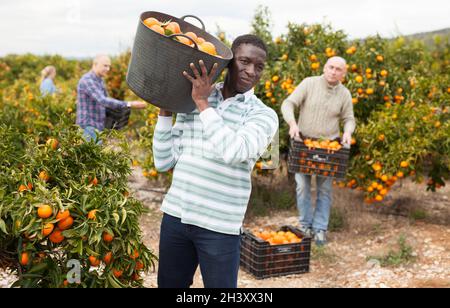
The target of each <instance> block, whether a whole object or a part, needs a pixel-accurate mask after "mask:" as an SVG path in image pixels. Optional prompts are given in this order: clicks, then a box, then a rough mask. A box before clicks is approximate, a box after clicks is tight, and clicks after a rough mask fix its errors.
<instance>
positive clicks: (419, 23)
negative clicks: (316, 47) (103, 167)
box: [0, 0, 450, 57]
mask: <svg viewBox="0 0 450 308" xmlns="http://www.w3.org/2000/svg"><path fill="white" fill-rule="evenodd" d="M259 4H262V5H265V6H268V7H269V9H270V11H271V13H272V21H273V23H274V27H273V33H274V34H275V35H279V34H281V33H285V32H286V25H287V23H288V21H291V22H296V23H299V24H301V23H321V22H327V23H331V25H332V26H333V28H334V29H336V30H340V29H342V30H344V31H345V32H346V33H347V34H348V35H349V37H350V38H361V37H365V36H367V35H374V34H377V33H379V34H380V35H382V36H384V37H392V36H395V35H398V34H405V35H406V34H411V33H417V32H425V31H433V30H439V29H443V28H448V27H450V2H447V1H444V0H426V1H424V0H376V1H375V0H341V1H337V0H334V1H331V0H308V1H305V0H277V1H274V0H270V1H269V0H239V1H238V0H208V1H205V0H196V1H189V0H183V1H180V0H164V1H155V0H39V1H36V0H0V33H1V36H2V38H1V41H0V56H2V55H5V54H9V53H25V52H31V53H35V54H56V53H57V54H61V55H64V56H74V57H87V56H93V55H95V54H97V53H108V54H117V53H119V52H121V51H123V50H125V49H126V48H128V47H131V46H132V42H133V36H134V34H135V31H136V27H137V23H138V16H139V15H140V13H142V12H144V11H160V12H164V13H167V14H170V15H173V16H177V17H180V16H182V15H186V14H194V15H197V16H199V17H201V18H202V19H203V21H204V22H205V24H206V28H207V30H208V31H210V32H213V33H215V32H216V29H217V27H216V25H219V26H220V27H221V28H222V29H224V30H225V31H226V33H227V35H228V36H229V38H230V39H233V38H234V37H236V36H238V35H240V34H244V33H247V32H248V31H250V23H251V21H252V18H253V16H254V12H255V8H256V7H257V6H258V5H259ZM193 23H194V21H193Z"/></svg>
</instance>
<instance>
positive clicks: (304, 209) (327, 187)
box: [295, 173, 333, 231]
mask: <svg viewBox="0 0 450 308" xmlns="http://www.w3.org/2000/svg"><path fill="white" fill-rule="evenodd" d="M295 181H296V182H297V208H298V211H299V212H300V224H301V226H302V227H304V228H312V229H313V230H314V231H327V229H328V222H329V220H330V210H331V201H332V192H333V187H332V184H333V179H332V178H327V177H321V176H316V182H317V204H316V209H315V211H313V209H312V206H311V203H312V202H311V175H306V174H301V173H297V174H296V175H295Z"/></svg>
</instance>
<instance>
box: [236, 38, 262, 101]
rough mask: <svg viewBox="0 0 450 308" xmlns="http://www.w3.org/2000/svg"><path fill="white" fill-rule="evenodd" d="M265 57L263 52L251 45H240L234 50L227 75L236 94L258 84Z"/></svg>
mask: <svg viewBox="0 0 450 308" xmlns="http://www.w3.org/2000/svg"><path fill="white" fill-rule="evenodd" d="M266 56H267V55H266V52H265V51H264V50H262V49H261V48H259V47H256V46H254V45H251V44H242V45H240V46H239V47H238V48H237V49H236V52H235V55H234V59H233V62H232V65H231V67H230V70H229V74H230V82H231V84H232V86H234V88H235V89H236V91H237V92H238V93H245V92H247V91H249V90H251V89H252V88H253V87H254V86H255V85H256V84H257V83H258V82H259V80H260V78H261V75H262V73H263V70H264V66H265V62H266Z"/></svg>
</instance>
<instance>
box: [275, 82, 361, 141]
mask: <svg viewBox="0 0 450 308" xmlns="http://www.w3.org/2000/svg"><path fill="white" fill-rule="evenodd" d="M295 107H298V108H300V116H299V120H298V124H299V128H300V132H301V133H302V134H303V135H304V136H308V137H312V138H320V137H322V138H327V139H334V138H336V137H339V134H340V131H339V130H340V129H339V121H340V120H342V121H343V124H344V132H349V133H351V134H352V133H353V132H354V130H355V127H356V123H355V117H354V114H353V103H352V96H351V94H350V91H349V90H348V89H347V88H346V87H345V86H343V85H342V84H341V83H339V84H338V85H336V86H331V85H329V84H328V82H327V81H326V79H325V77H324V76H323V75H322V76H317V77H309V78H306V79H305V80H303V81H302V82H301V83H300V85H299V86H298V87H297V88H296V89H295V91H294V92H292V94H291V95H290V96H289V97H288V98H287V99H286V100H285V101H284V102H283V104H282V106H281V112H282V114H283V118H284V120H285V121H286V122H287V123H289V122H291V121H293V120H295V116H294V108H295Z"/></svg>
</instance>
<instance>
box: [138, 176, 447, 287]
mask: <svg viewBox="0 0 450 308" xmlns="http://www.w3.org/2000/svg"><path fill="white" fill-rule="evenodd" d="M130 184H131V187H132V189H134V190H135V191H136V196H137V198H138V199H140V200H142V201H143V202H144V203H145V204H146V206H147V207H148V208H149V210H150V212H149V213H148V214H146V215H145V216H144V217H143V218H142V222H141V224H142V228H143V232H144V242H145V243H146V245H148V246H149V247H151V248H152V249H154V250H155V253H156V254H157V253H158V241H159V227H160V221H161V217H162V214H161V212H160V211H159V206H160V202H161V200H162V198H163V194H161V193H159V192H155V191H151V190H153V189H154V188H152V187H150V186H149V185H150V184H149V182H147V181H146V179H145V178H143V177H142V176H141V175H140V172H139V170H136V171H135V172H134V173H133V176H132V177H131V179H130ZM422 188H423V187H420V188H418V187H417V186H415V185H414V186H413V185H411V186H409V185H406V187H402V188H401V189H398V191H394V192H393V193H392V196H393V198H392V201H388V202H386V204H385V205H384V207H385V208H382V207H375V208H373V207H372V208H371V209H370V210H368V208H367V206H365V205H362V204H361V202H360V201H361V200H360V199H361V198H360V196H359V195H357V193H354V192H350V191H348V190H342V191H340V190H336V192H335V201H334V205H333V206H334V207H336V208H339V209H341V212H342V213H344V215H346V219H347V222H346V226H345V228H344V229H343V230H341V231H339V232H330V233H329V245H327V246H326V248H325V249H317V248H315V247H314V249H313V254H312V260H311V267H310V273H307V274H302V275H293V276H288V277H278V278H269V279H265V280H257V279H255V278H254V277H253V276H251V275H249V274H247V273H246V272H244V271H242V270H241V271H240V274H239V282H238V285H239V287H242V288H284V287H381V288H383V287H450V225H449V224H446V223H445V222H446V221H448V218H449V217H441V216H442V215H443V216H447V215H448V210H449V209H450V202H449V200H448V197H447V196H449V195H450V189H449V188H448V187H447V188H445V189H444V190H442V191H440V192H438V193H436V194H433V195H431V194H430V193H425V192H424V190H421V189H422ZM405 196H407V198H408V199H407V200H411V201H410V203H409V210H405V209H404V206H408V204H404V203H401V202H400V203H399V202H398V201H396V200H404V199H405ZM412 200H415V201H414V202H413V201H412ZM389 202H391V204H389ZM399 204H400V205H399ZM420 205H424V206H426V208H427V209H429V211H428V214H427V216H428V218H426V217H421V220H420V221H417V220H412V219H411V217H414V216H411V215H410V214H411V213H414V211H418V209H420ZM402 206H403V207H402ZM439 211H440V212H439ZM439 213H440V214H441V215H440V216H439V215H438V214H439ZM435 214H436V215H438V216H437V217H441V218H442V219H440V220H438V222H439V223H441V224H434V223H432V221H429V220H430V219H431V217H434V215H435ZM296 216H297V213H296V211H294V210H292V211H284V212H277V213H272V214H271V215H270V217H269V216H268V217H247V219H246V221H245V227H246V228H250V229H259V228H262V227H273V228H278V227H280V226H282V225H296V224H297V217H296ZM401 237H403V238H404V239H405V241H406V244H407V245H408V247H410V248H411V250H412V251H411V257H412V258H413V261H410V262H406V261H405V260H402V259H400V260H399V262H400V264H399V265H398V266H388V267H382V266H380V262H378V261H376V260H374V259H373V258H371V257H373V256H384V255H387V253H388V252H389V251H391V250H394V251H398V250H399V244H398V241H399V239H400V238H401ZM156 277H157V275H156V272H155V273H150V274H148V275H147V276H146V277H145V286H146V287H156V285H157V284H156ZM193 287H203V284H202V281H201V275H200V273H199V271H198V272H197V274H196V277H195V280H194V285H193Z"/></svg>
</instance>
